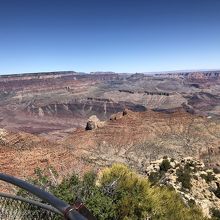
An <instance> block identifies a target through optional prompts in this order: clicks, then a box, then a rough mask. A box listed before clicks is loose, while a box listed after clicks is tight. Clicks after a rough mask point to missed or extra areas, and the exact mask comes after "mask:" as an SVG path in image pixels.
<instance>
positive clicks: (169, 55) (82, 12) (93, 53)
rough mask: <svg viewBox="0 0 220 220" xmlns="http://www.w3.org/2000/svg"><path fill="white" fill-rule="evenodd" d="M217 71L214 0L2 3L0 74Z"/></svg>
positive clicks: (219, 10) (219, 7)
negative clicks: (63, 71) (59, 71)
mask: <svg viewBox="0 0 220 220" xmlns="http://www.w3.org/2000/svg"><path fill="white" fill-rule="evenodd" d="M181 69H184V70H185V69H190V70H191V69H220V1H219V0H1V1H0V73H1V74H9V73H21V72H40V71H58V70H75V71H82V72H83V71H84V72H90V71H101V70H102V71H116V72H152V71H167V70H181Z"/></svg>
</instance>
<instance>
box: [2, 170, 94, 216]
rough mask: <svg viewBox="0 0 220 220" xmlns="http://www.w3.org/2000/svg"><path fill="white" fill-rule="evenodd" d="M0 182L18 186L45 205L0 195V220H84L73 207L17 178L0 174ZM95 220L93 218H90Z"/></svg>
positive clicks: (17, 197)
mask: <svg viewBox="0 0 220 220" xmlns="http://www.w3.org/2000/svg"><path fill="white" fill-rule="evenodd" d="M0 180H2V181H5V182H7V183H10V184H13V185H15V186H18V187H19V188H21V189H24V190H26V191H28V192H29V193H31V194H33V195H35V196H37V197H38V198H39V199H40V200H42V201H43V202H45V203H47V204H48V205H47V204H44V203H40V202H37V201H33V200H29V199H26V198H23V197H20V196H13V195H9V194H5V193H0V219H1V220H12V219H13V220H29V219H30V220H41V219H42V220H44V219H45V220H50V219H53V220H56V219H68V220H86V219H90V218H85V217H84V216H83V215H81V214H80V213H79V212H78V211H76V209H75V208H74V207H73V206H70V205H69V204H67V203H66V202H64V201H62V200H60V199H59V198H57V197H55V196H54V195H52V194H51V193H49V192H46V191H44V190H42V189H40V188H38V187H36V186H34V185H32V184H30V183H27V182H25V181H23V180H20V179H18V178H15V177H12V176H9V175H6V174H3V173H0ZM91 219H95V218H91Z"/></svg>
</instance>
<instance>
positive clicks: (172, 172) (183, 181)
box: [145, 157, 220, 217]
mask: <svg viewBox="0 0 220 220" xmlns="http://www.w3.org/2000/svg"><path fill="white" fill-rule="evenodd" d="M145 173H146V175H147V176H148V177H149V179H150V180H151V181H152V182H153V183H154V184H157V185H161V186H162V185H165V186H169V187H171V188H172V189H174V190H175V191H177V192H178V193H179V195H180V196H181V197H182V198H183V200H184V201H185V203H186V204H187V205H189V206H190V205H191V204H197V205H198V206H199V207H201V209H202V211H203V213H204V214H205V215H206V216H208V217H211V215H212V214H213V212H215V211H216V210H220V169H214V170H213V169H208V168H207V167H205V165H204V163H203V162H201V161H199V160H197V159H195V158H193V157H187V158H182V159H181V160H179V161H178V160H175V159H172V158H164V159H160V160H157V161H152V162H151V164H150V165H149V166H147V167H146V169H145Z"/></svg>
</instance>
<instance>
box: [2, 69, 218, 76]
mask: <svg viewBox="0 0 220 220" xmlns="http://www.w3.org/2000/svg"><path fill="white" fill-rule="evenodd" d="M198 71H199V72H207V71H220V68H215V69H180V70H162V71H135V72H126V71H123V72H117V71H111V70H109V71H104V70H103V71H101V70H97V71H90V72H86V71H76V70H53V71H36V72H34V71H33V72H18V73H0V76H9V75H25V74H43V73H59V72H64V73H65V72H75V73H86V74H91V73H118V74H126V73H127V74H135V73H143V74H153V73H154V74H155V73H181V72H183V73H184V72H198Z"/></svg>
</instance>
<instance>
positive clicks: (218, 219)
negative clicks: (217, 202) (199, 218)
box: [211, 208, 220, 220]
mask: <svg viewBox="0 0 220 220" xmlns="http://www.w3.org/2000/svg"><path fill="white" fill-rule="evenodd" d="M211 213H212V217H213V218H212V219H213V220H220V210H218V209H215V208H213V209H212V210H211Z"/></svg>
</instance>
